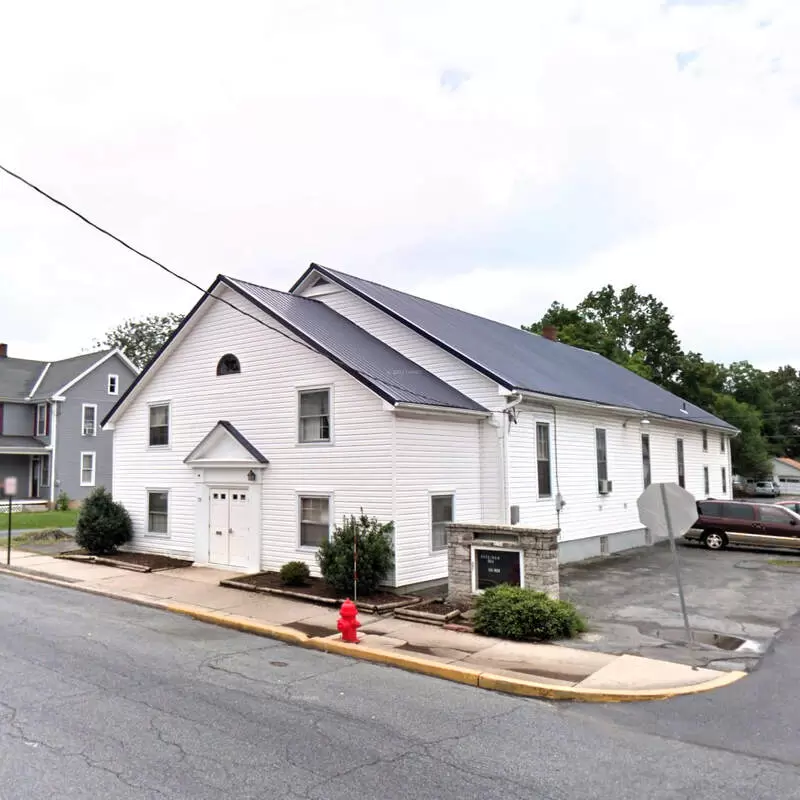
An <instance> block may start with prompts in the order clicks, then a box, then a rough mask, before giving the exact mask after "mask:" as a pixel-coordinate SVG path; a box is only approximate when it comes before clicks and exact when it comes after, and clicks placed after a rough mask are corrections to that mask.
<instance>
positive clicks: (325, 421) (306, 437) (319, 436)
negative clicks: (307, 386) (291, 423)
mask: <svg viewBox="0 0 800 800" xmlns="http://www.w3.org/2000/svg"><path fill="white" fill-rule="evenodd" d="M299 423H300V431H299V433H300V441H301V442H329V441H330V440H331V417H330V391H329V390H328V389H322V390H320V391H314V392H300V420H299Z"/></svg>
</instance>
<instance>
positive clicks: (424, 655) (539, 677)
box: [0, 551, 744, 702]
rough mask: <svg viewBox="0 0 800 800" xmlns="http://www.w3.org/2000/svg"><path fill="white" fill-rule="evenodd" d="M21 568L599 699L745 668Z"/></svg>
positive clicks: (368, 654) (403, 663)
mask: <svg viewBox="0 0 800 800" xmlns="http://www.w3.org/2000/svg"><path fill="white" fill-rule="evenodd" d="M0 571H3V572H12V573H15V574H17V575H21V576H25V577H28V578H31V579H34V580H46V581H48V582H51V583H52V582H55V583H58V584H60V585H64V586H69V587H71V588H75V589H80V590H82V591H88V592H92V593H97V594H103V595H106V596H108V597H114V598H119V599H122V600H127V601H129V602H135V603H140V604H143V605H149V606H152V607H156V608H162V609H166V610H169V611H174V612H177V613H182V614H186V615H188V616H192V617H195V618H196V619H200V620H203V621H206V622H211V623H214V624H217V625H224V626H227V627H232V628H237V629H239V630H245V631H249V632H251V633H255V634H259V635H264V636H271V637H273V638H278V639H282V640H284V641H289V642H292V643H294V644H298V645H301V646H305V647H313V648H316V649H319V650H325V651H328V652H332V653H338V654H340V655H346V656H351V657H354V658H361V659H366V660H369V661H374V662H378V663H383V664H387V665H391V666H396V667H400V668H402V669H408V670H412V671H415V672H422V673H425V674H428V675H433V676H436V677H440V678H445V679H449V680H455V681H459V682H461V683H467V684H471V685H474V686H480V687H483V688H487V689H495V690H499V691H506V692H512V693H514V694H521V695H528V696H538V697H549V698H553V699H573V700H590V701H596V702H613V701H630V700H653V699H663V698H667V697H673V696H676V695H681V694H692V693H695V692H702V691H708V690H710V689H716V688H719V687H722V686H726V685H729V684H730V683H733V682H734V681H736V680H738V679H740V678H741V677H743V676H744V673H742V672H718V671H716V670H712V669H698V668H695V667H691V666H687V665H684V664H676V663H671V662H667V661H660V660H656V659H651V658H642V657H639V656H632V655H614V654H608V653H599V652H592V651H586V650H580V649H577V648H571V647H564V646H559V645H548V644H531V643H523V642H510V641H504V640H498V639H490V638H487V637H483V636H477V635H475V634H470V633H462V632H458V631H451V630H445V629H443V628H440V627H436V626H432V625H424V624H422V623H417V622H409V621H405V620H400V619H395V618H394V617H391V616H383V617H381V616H373V615H368V614H360V615H359V619H360V621H361V624H362V627H361V629H360V631H359V633H360V635H361V641H360V642H359V644H357V645H352V644H345V643H344V642H342V641H341V637H340V636H339V634H338V633H337V630H336V622H337V619H338V611H336V610H333V609H330V608H324V607H321V606H316V605H314V604H311V603H307V602H302V601H296V600H291V599H287V598H283V597H276V596H272V595H260V594H253V593H250V592H243V591H240V590H238V589H232V588H225V587H222V586H219V582H220V581H221V580H223V579H225V578H229V577H233V576H234V575H236V574H237V573H233V572H227V571H224V570H217V569H209V568H205V567H188V568H183V569H172V570H166V571H163V572H153V573H138V572H131V571H129V570H124V569H118V568H116V567H107V566H100V565H96V564H86V563H78V562H74V561H66V560H63V559H57V558H53V557H51V556H47V555H40V554H35V553H26V552H21V551H14V552H12V562H11V567H10V568H8V567H5V566H2V567H0Z"/></svg>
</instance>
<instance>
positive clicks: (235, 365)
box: [217, 353, 242, 375]
mask: <svg viewBox="0 0 800 800" xmlns="http://www.w3.org/2000/svg"><path fill="white" fill-rule="evenodd" d="M241 371H242V367H241V365H240V364H239V359H238V358H236V356H235V355H234V354H233V353H225V355H224V356H222V358H221V359H220V360H219V361H218V362H217V375H237V374H238V373H240V372H241Z"/></svg>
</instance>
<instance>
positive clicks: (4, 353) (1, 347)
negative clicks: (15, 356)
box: [0, 343, 8, 358]
mask: <svg viewBox="0 0 800 800" xmlns="http://www.w3.org/2000/svg"><path fill="white" fill-rule="evenodd" d="M0 358H8V345H7V344H5V343H3V344H0Z"/></svg>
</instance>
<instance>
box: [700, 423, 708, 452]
mask: <svg viewBox="0 0 800 800" xmlns="http://www.w3.org/2000/svg"><path fill="white" fill-rule="evenodd" d="M700 436H701V437H702V443H703V452H704V453H707V452H708V431H707V430H706V429H705V428H703V431H702V432H701V434H700Z"/></svg>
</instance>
